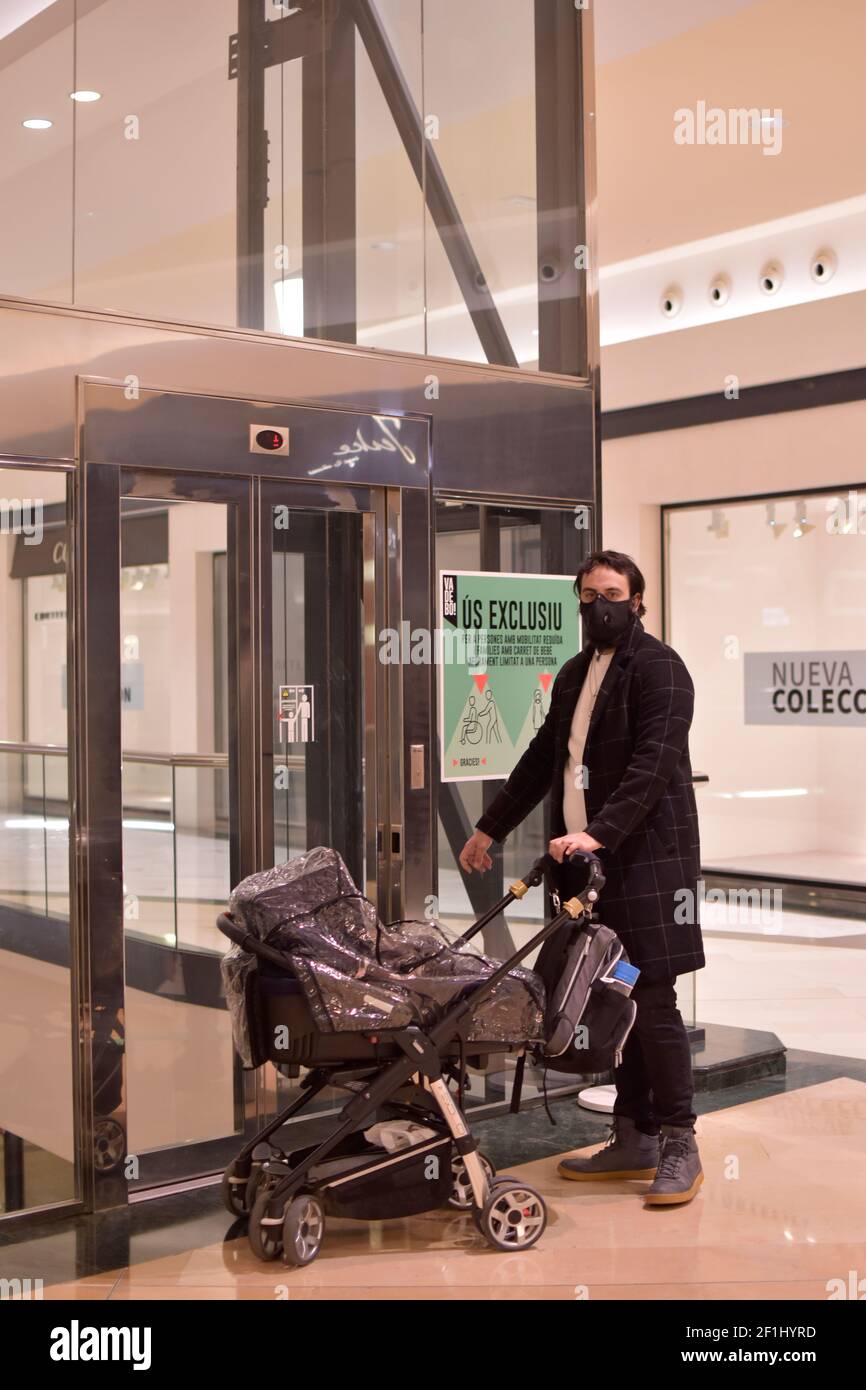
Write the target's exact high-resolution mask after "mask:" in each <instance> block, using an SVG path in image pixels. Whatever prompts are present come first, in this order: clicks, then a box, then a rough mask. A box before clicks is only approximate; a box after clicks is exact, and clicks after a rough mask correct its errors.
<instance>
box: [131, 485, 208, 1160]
mask: <svg viewBox="0 0 866 1390" xmlns="http://www.w3.org/2000/svg"><path fill="white" fill-rule="evenodd" d="M226 552H227V508H226V507H225V506H224V505H222V504H212V503H207V502H179V503H178V502H173V503H172V502H159V501H150V500H147V501H145V500H143V499H142V500H139V499H135V498H128V497H127V498H125V499H124V500H123V502H122V509H121V566H122V568H121V572H120V575H119V583H120V638H121V699H122V708H121V739H122V746H123V779H122V790H123V868H124V894H125V896H124V917H125V930H126V935H127V947H126V1033H127V1040H128V1041H127V1050H128V1073H127V1089H128V1115H129V1147H130V1151H131V1152H133V1153H138V1154H146V1153H149V1152H152V1151H154V1150H160V1149H164V1148H169V1147H172V1146H174V1145H177V1144H184V1143H187V1144H188V1143H196V1142H203V1141H207V1140H211V1139H218V1138H221V1137H222V1136H225V1135H229V1134H232V1133H233V1132H234V1130H235V1118H236V1117H235V1078H234V1073H235V1068H234V1061H233V1054H232V1047H231V1030H230V1022H229V1016H228V1014H227V1012H226V1011H225V1009H224V1008H222V1007H221V1005H220V996H219V987H218V962H217V959H216V957H217V955H221V954H222V952H223V949H224V941H223V938H222V937H221V936H220V934H219V933H218V931H217V929H216V925H215V920H216V916H217V914H218V913H219V912H221V911H224V910H225V904H226V900H227V897H228V893H229V889H230V883H229V872H230V871H229V848H230V844H229V814H228V811H229V808H228V806H227V804H226V798H225V788H224V786H222V785H221V783H220V781H219V780H218V779H219V778H220V777H221V776H222V775H224V773H225V770H226V767H227V763H228V756H227V754H226V753H225V751H220V750H218V749H217V747H216V745H217V744H218V743H222V744H223V749H224V748H225V738H226V725H225V709H226V704H225V687H226V675H225V671H226V669H227V662H228V657H227V652H228V650H229V634H228V625H227V606H226V595H225V589H226V582H225V581H226V570H227V563H226ZM218 687H219V691H218ZM197 954H203V955H204V956H205V960H204V961H202V962H200V963H199V964H194V957H195V955H197ZM208 957H209V959H208Z"/></svg>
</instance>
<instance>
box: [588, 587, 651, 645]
mask: <svg viewBox="0 0 866 1390" xmlns="http://www.w3.org/2000/svg"><path fill="white" fill-rule="evenodd" d="M580 616H581V620H582V622H583V630H584V632H585V633H586V635H587V637H588V638H589V640H590V642H591V643H592V645H593V646H594V647H599V648H602V649H603V648H604V647H615V646H616V645H617V643H618V642H621V641H622V639H623V637H624V636H625V634H626V633H627V632H628V630H629V628H630V627H631V625H632V623H633V622H634V620H635V618H636V616H637V615H636V613H635V611H634V609H633V608H632V606H631V599H628V598H623V599H609V598H605V597H604V595H603V594H599V596H598V598H595V599H593V601H592V603H582V604H581V605H580Z"/></svg>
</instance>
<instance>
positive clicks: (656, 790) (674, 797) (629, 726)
mask: <svg viewBox="0 0 866 1390" xmlns="http://www.w3.org/2000/svg"><path fill="white" fill-rule="evenodd" d="M574 588H575V593H576V594H577V595H578V597H579V599H580V615H581V620H582V624H583V633H584V639H585V641H584V648H583V651H582V652H581V653H580V654H579V655H578V656H575V657H572V659H571V660H570V661H567V662H566V663H565V665H564V666H563V668H562V670H561V671H560V672H559V675H558V676H557V678H556V680H555V681H554V684H553V689H552V692H551V702H550V709H549V711H548V714H547V717H546V719H545V721H544V723H543V725H542V726H541V728H540V729H539V731H538V733H537V734H536V735H535V737H534V738H533V740H532V742H531V743H530V745H529V747H528V748H527V750H526V752H525V753H524V754H523V756H522V758H521V759H520V761H519V762H518V764H517V766H516V767H515V769H514V771H513V772H512V774H511V776H510V777H509V779H508V781H507V782H506V784H505V786H504V787H503V788H502V790H501V791H500V792H499V794H498V796H497V797H496V798H495V800H494V801H493V803H492V805H491V806H490V807H489V808H488V810H487V811H486V812H485V814H484V815H483V816H482V817H481V819H480V820H479V821H478V823H477V828H476V830H475V833H474V834H473V835H471V836H470V838H469V839H468V840H467V842H466V844H465V845H464V847H463V851H462V853H461V855H460V863H461V865H462V867H463V868H464V870H465V871H466V872H467V873H468V872H471V871H472V870H473V869H477V870H479V871H480V872H481V873H483V872H485V870H487V869H489V868H491V867H492V862H493V861H492V860H491V858H490V855H489V853H488V850H489V849H490V846H491V844H492V843H493V841H494V840H495V841H498V842H500V841H502V840H504V839H505V837H506V836H507V835H508V834H510V832H511V831H512V830H513V829H514V828H515V826H517V825H519V824H520V822H521V821H522V820H523V819H524V817H526V816H527V815H528V814H529V812H530V811H531V810H533V808H534V807H535V806H537V805H538V803H539V801H540V800H541V799H542V797H543V796H545V795H546V794H547V793H548V792H550V793H551V827H552V833H553V839H552V840H551V842H550V853H551V855H552V856H553V858H554V859H556V860H557V861H558V862H559V863H560V864H562V866H563V867H562V869H561V870H560V883H559V889H560V892H561V894H562V896H563V897H569V896H571V895H572V894H574V893H576V892H578V891H579V890H580V888H581V887H582V886H583V884H584V883H585V881H586V879H585V870H583V871H582V870H580V869H579V868H578V867H577V866H574V867H572V866H571V865H569V864H567V863H566V862H564V861H565V860H566V859H567V856H568V855H569V854H572V853H574V851H575V850H584V851H591V852H593V853H597V854H598V856H599V859H600V860H601V862H602V865H603V868H604V872H605V875H606V883H605V887H604V890H603V892H602V894H601V898H600V901H599V912H600V915H601V919H602V921H603V922H604V923H605V925H606V926H609V927H612V928H613V929H614V931H615V932H616V933H617V935H618V936H619V937H620V940H621V941H622V943H623V945H624V946H625V949H626V951H627V952H628V956H629V959H630V960H631V962H632V963H633V964H634V965H636V966H637V967H638V968H639V969H640V972H641V973H640V977H639V979H638V982H637V984H636V986H635V989H634V992H633V995H632V997H633V998H634V1000H635V1002H636V1004H637V1017H636V1020H635V1024H634V1027H633V1028H632V1031H631V1033H630V1035H629V1038H628V1041H627V1043H626V1046H625V1048H624V1050H623V1056H622V1064H621V1065H620V1066H619V1067H617V1069H616V1071H615V1073H614V1080H615V1082H616V1103H615V1105H614V1122H613V1125H612V1126H611V1135H610V1138H609V1139H608V1141H607V1144H606V1145H605V1146H604V1147H603V1148H601V1149H600V1150H598V1151H597V1152H596V1153H593V1154H592V1155H590V1156H589V1157H587V1158H569V1159H565V1160H564V1161H563V1162H562V1163H561V1164H560V1165H559V1173H560V1176H562V1177H564V1178H571V1179H573V1180H575V1181H587V1180H590V1179H598V1178H653V1179H654V1180H653V1183H652V1186H651V1187H650V1189H649V1191H648V1192H647V1193H646V1194H645V1201H646V1203H647V1204H648V1205H652V1206H660V1205H672V1204H679V1203H682V1202H688V1201H690V1200H691V1199H692V1197H694V1195H695V1193H696V1192H697V1190H698V1188H699V1187H700V1185H701V1183H702V1182H703V1172H702V1169H701V1161H700V1156H699V1154H698V1147H697V1143H696V1141H695V1134H694V1125H695V1111H694V1083H693V1079H692V1059H691V1051H690V1048H689V1041H688V1035H687V1033H686V1030H685V1026H684V1024H683V1020H682V1016H681V1015H680V1013H679V1010H678V1009H677V1000H676V989H675V980H676V977H677V975H680V974H683V973H685V972H688V971H692V970H699V969H700V968H701V967H702V966H703V965H704V964H705V961H704V952H703V945H702V941H701V930H700V925H699V923H698V911H697V905H698V895H697V888H698V883H697V881H698V876H699V873H700V849H699V844H698V819H697V807H696V805H695V797H694V791H693V789H692V770H691V763H690V761H689V745H688V735H689V728H690V726H691V722H692V712H693V708H694V686H693V684H692V681H691V677H690V676H689V673H688V671H687V670H686V668H685V665H684V664H683V662H682V661H681V659H680V658H679V657H678V656H677V654H676V652H675V651H673V650H672V649H671V648H670V647H667V646H665V645H664V643H663V642H659V641H658V640H657V639H656V638H655V637H651V636H650V634H649V633H648V632H646V631H645V629H644V626H643V624H642V622H641V621H640V620H641V618H642V617H643V615H644V613H645V612H646V609H645V607H644V604H643V597H644V579H643V575H642V574H641V572H640V570H639V569H638V567H637V565H636V564H635V562H634V560H632V559H631V558H630V556H628V555H622V554H620V553H619V552H618V551H615V550H599V551H596V552H595V553H594V554H592V555H590V556H589V558H588V559H587V560H585V561H584V563H583V564H582V565H581V567H580V570H579V571H578V575H577V580H576V581H575V586H574ZM684 890H685V892H684ZM684 902H685V903H686V904H688V905H689V906H690V907H691V909H692V910H691V911H690V912H689V911H687V912H686V913H685V914H684V913H683V910H682V908H683V903H684ZM683 915H685V916H686V917H687V921H686V923H684V924H683V923H681V919H682V917H683Z"/></svg>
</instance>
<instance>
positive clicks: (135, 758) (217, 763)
mask: <svg viewBox="0 0 866 1390" xmlns="http://www.w3.org/2000/svg"><path fill="white" fill-rule="evenodd" d="M0 753H34V754H40V755H44V756H46V757H55V758H61V757H62V758H65V757H67V756H68V754H69V749H68V748H67V747H66V745H65V744H62V743H15V742H13V741H12V740H9V739H0ZM120 756H121V758H122V759H123V761H124V762H125V763H148V764H150V763H153V764H155V765H157V766H159V767H228V765H229V755H228V753H137V752H136V753H121V755H120Z"/></svg>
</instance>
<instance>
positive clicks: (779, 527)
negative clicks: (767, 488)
mask: <svg viewBox="0 0 866 1390" xmlns="http://www.w3.org/2000/svg"><path fill="white" fill-rule="evenodd" d="M767 525H768V526H769V528H770V530H771V531H772V532H773V540H774V541H777V540H778V539H779V537H780V536H781V534H782V532H783V531H784V529H785V523H784V521H777V520H776V504H775V502H768V503H767Z"/></svg>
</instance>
